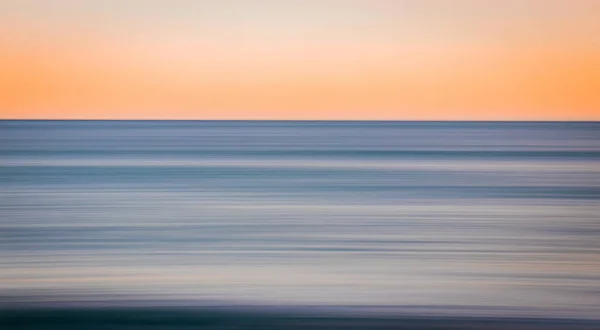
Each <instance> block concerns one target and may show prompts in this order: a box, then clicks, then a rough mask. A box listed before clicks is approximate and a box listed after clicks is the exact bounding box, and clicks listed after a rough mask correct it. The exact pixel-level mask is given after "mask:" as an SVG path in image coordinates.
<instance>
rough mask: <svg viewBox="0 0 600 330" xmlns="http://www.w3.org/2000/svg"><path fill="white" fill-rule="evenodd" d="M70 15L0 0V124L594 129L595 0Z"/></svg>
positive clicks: (108, 2) (153, 5) (597, 77)
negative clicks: (432, 123) (584, 123)
mask: <svg viewBox="0 0 600 330" xmlns="http://www.w3.org/2000/svg"><path fill="white" fill-rule="evenodd" d="M48 2H52V6H50V7H48V6H47V4H48ZM23 3H25V4H26V5H19V4H23ZM68 3H69V2H68V1H61V0H56V1H46V2H45V1H41V0H39V1H27V0H20V1H16V0H15V1H10V0H5V1H0V13H4V17H2V16H1V14H0V19H1V20H2V21H3V24H2V25H0V49H1V50H2V53H1V56H0V118H3V119H341V120H352V119H366V120H371V119H373V120H600V38H598V35H600V23H597V22H596V21H597V17H600V11H599V10H598V9H599V7H600V6H599V5H598V4H599V3H598V2H595V1H585V0H581V1H573V0H571V1H551V0H549V1H544V2H542V1H533V0H531V1H526V0H522V1H510V0H505V1H487V2H485V4H483V5H482V3H484V2H483V1H479V2H476V1H468V0H464V1H461V0H456V1H444V0H421V1H408V0H406V1H404V0H397V1H383V0H371V1H366V0H365V1H362V0H346V1H339V0H320V1H308V0H307V1H285V0H279V1H278V2H277V1H268V0H263V1H253V0H246V1H244V0H238V1H233V0H230V1H228V0H222V1H219V2H217V1H186V0H179V1H171V2H167V1H156V0H155V1H146V2H142V1H138V0H120V1H112V0H103V1H91V0H90V1H86V0H81V2H78V4H80V6H75V7H74V6H68ZM282 3H284V4H283V5H282ZM144 4H145V5H144ZM242 4H243V5H242ZM523 4H526V5H527V6H523ZM7 14H9V15H7ZM2 18H4V19H2Z"/></svg>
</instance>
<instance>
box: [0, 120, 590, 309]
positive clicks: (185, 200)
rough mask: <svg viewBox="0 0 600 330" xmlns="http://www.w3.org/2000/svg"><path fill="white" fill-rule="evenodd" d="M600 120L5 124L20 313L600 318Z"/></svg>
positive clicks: (7, 239) (15, 301) (8, 232)
mask: <svg viewBox="0 0 600 330" xmlns="http://www.w3.org/2000/svg"><path fill="white" fill-rule="evenodd" d="M599 165H600V123H563V122H555V123H547V122H530V123H508V122H498V123H492V122H310V121H307V122H286V121H0V184H1V190H0V235H1V236H0V248H1V250H0V253H1V258H0V262H1V263H0V283H1V284H0V295H1V297H3V299H2V300H3V301H4V302H5V304H4V306H8V307H14V306H21V307H22V306H34V305H35V306H40V305H51V306H66V305H68V304H72V305H73V304H74V305H77V306H88V305H89V306H92V305H95V306H103V305H106V306H108V305H110V306H121V305H123V306H124V305H128V304H129V305H136V306H137V305H139V306H147V305H153V306H154V305H160V306H195V307H197V306H216V305H219V306H280V307H281V306H284V307H289V308H300V307H302V308H312V307H315V308H317V307H318V308H319V309H320V310H328V309H329V310H336V311H338V310H339V311H343V310H351V309H353V308H354V309H357V308H358V309H360V310H361V311H365V312H367V311H368V312H369V313H379V314H381V313H385V314H393V315H400V314H402V315H405V314H407V315H408V314H410V315H442V316H444V315H448V316H465V315H466V316H501V317H549V318H560V317H565V318H581V319H583V318H597V317H599V316H600V203H599V201H598V200H599V198H600V166H599Z"/></svg>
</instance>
